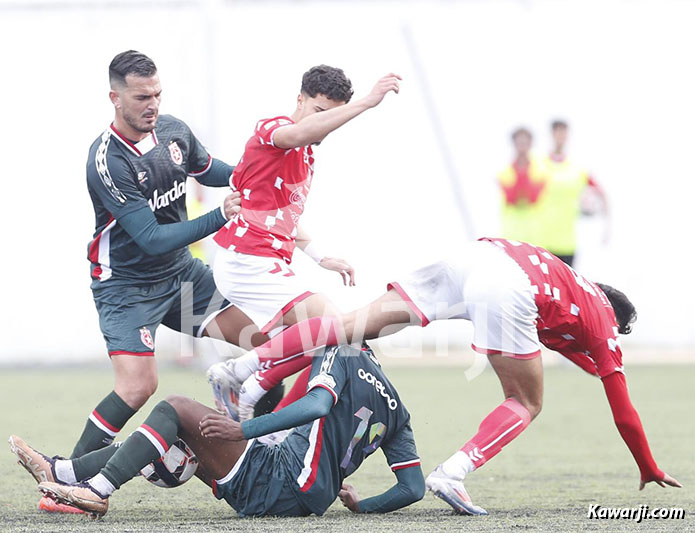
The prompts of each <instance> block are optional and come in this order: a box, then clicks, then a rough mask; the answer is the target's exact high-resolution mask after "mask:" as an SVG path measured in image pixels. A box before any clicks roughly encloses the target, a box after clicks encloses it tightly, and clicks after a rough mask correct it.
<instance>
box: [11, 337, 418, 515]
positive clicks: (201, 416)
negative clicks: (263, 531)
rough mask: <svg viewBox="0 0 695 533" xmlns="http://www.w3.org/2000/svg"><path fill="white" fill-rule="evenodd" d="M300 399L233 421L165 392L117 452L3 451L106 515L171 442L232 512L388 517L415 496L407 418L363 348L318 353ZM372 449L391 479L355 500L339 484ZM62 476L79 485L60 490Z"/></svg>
mask: <svg viewBox="0 0 695 533" xmlns="http://www.w3.org/2000/svg"><path fill="white" fill-rule="evenodd" d="M304 393H306V395H305V396H303V397H301V398H300V399H299V400H297V401H296V402H294V403H292V404H291V405H289V406H287V407H285V408H284V409H281V410H280V411H277V412H275V413H270V414H267V415H263V416H260V417H258V418H254V419H252V420H248V421H245V422H243V423H242V424H241V425H240V424H239V423H238V422H235V421H234V420H232V419H231V418H229V417H228V416H226V415H222V414H220V413H219V412H217V411H215V410H213V409H210V408H209V407H206V406H204V405H202V404H200V403H198V402H196V401H194V400H192V399H189V398H185V397H183V396H170V397H169V398H167V399H166V400H165V401H162V402H160V403H159V404H158V405H157V406H155V408H154V409H153V411H152V412H151V414H150V415H149V416H148V418H147V419H146V420H145V422H144V423H143V424H142V425H141V426H140V427H139V428H138V429H137V430H136V431H135V432H133V433H132V434H131V435H130V436H129V437H128V438H127V439H126V440H125V441H124V442H123V444H122V445H121V446H116V445H111V446H109V447H108V448H104V449H101V450H97V451H95V452H92V453H90V454H87V455H85V456H83V457H80V458H77V459H74V460H60V459H55V458H49V457H47V456H45V455H43V454H41V453H39V452H37V451H35V450H34V449H32V448H30V447H29V446H27V445H26V444H25V443H24V441H22V440H21V439H20V438H19V437H15V436H12V437H10V446H11V448H12V450H13V452H14V453H15V454H16V455H17V457H18V458H19V462H20V464H21V465H22V466H24V467H25V468H26V469H27V470H28V471H29V472H30V473H31V474H32V475H33V476H34V478H35V479H36V480H37V481H39V483H40V485H39V489H40V490H41V491H42V492H43V493H44V494H45V495H47V496H49V497H51V498H54V499H56V500H57V501H60V502H61V503H67V504H69V505H73V506H76V507H78V508H80V509H83V510H84V511H87V512H89V513H93V514H96V515H103V514H104V513H106V511H107V508H108V499H109V497H110V496H111V494H112V493H113V492H114V491H115V490H116V489H118V488H119V487H120V486H121V485H122V484H123V483H125V482H126V481H129V480H130V479H132V478H133V477H134V476H136V475H137V474H138V472H139V471H140V470H141V469H142V468H143V467H144V466H146V465H147V464H149V463H151V462H152V461H154V460H156V459H158V458H159V457H161V456H163V455H164V453H165V452H166V451H167V449H168V447H169V445H171V443H172V442H174V441H175V440H176V438H177V436H178V437H180V438H182V439H183V440H184V441H185V442H186V443H187V444H188V445H189V447H190V448H192V450H193V451H194V452H195V454H196V456H197V458H198V461H199V468H198V470H197V471H196V475H197V476H198V477H199V478H200V479H202V480H203V481H204V482H205V483H206V484H207V485H209V486H210V487H212V491H213V494H214V495H215V497H217V498H218V499H221V498H224V499H225V500H226V501H227V503H229V505H231V506H232V507H233V508H234V509H236V510H237V511H238V512H239V514H240V515H242V516H263V515H276V516H306V515H309V514H311V513H315V514H317V515H321V514H323V513H324V512H325V511H326V509H328V507H329V506H330V505H331V504H332V503H333V501H334V500H335V499H336V496H340V498H341V500H342V501H343V503H344V504H345V506H346V507H348V508H349V509H350V510H351V511H353V512H361V513H369V512H388V511H393V510H395V509H399V508H401V507H404V506H406V505H409V504H411V503H413V502H416V501H418V500H420V499H421V498H422V497H423V495H424V492H425V482H424V477H423V475H422V470H421V469H420V460H419V458H418V455H417V451H416V449H415V441H414V439H413V433H412V430H411V427H410V414H409V413H408V411H407V409H406V408H405V406H404V405H403V403H402V402H401V399H400V398H399V396H398V393H397V392H396V389H395V388H394V386H393V385H392V384H391V383H390V382H389V380H388V378H387V377H386V375H385V374H384V372H383V371H382V369H381V367H380V365H379V363H378V361H377V360H376V358H375V357H374V354H373V353H372V352H371V350H367V349H365V350H359V349H356V348H353V347H350V346H339V347H338V346H332V347H329V348H326V349H324V350H322V352H321V356H319V357H315V358H314V360H313V363H312V366H311V375H310V381H309V385H308V392H307V389H306V388H305V389H304V390H303V391H301V393H299V395H301V394H304ZM295 394H297V393H296V392H295ZM289 428H295V429H293V430H292V431H291V432H289V434H288V435H287V436H286V438H285V439H284V440H283V441H282V442H281V443H280V444H279V445H275V446H274V445H269V444H265V443H264V442H263V439H258V438H257V437H260V436H261V435H266V434H270V433H274V432H276V431H280V430H284V429H289ZM377 448H381V449H382V450H383V452H384V455H385V456H386V459H387V461H388V464H389V466H390V467H391V469H392V470H393V472H394V473H395V475H396V478H397V480H398V482H397V484H396V485H394V486H393V487H392V488H390V489H389V490H387V491H386V492H384V493H383V494H380V495H378V496H374V497H371V498H366V499H363V500H361V499H360V498H359V497H358V495H357V492H356V491H355V489H354V488H353V487H351V486H349V485H347V484H344V483H343V481H344V479H345V478H346V477H348V476H349V475H350V474H352V473H353V472H354V471H355V470H357V468H359V466H360V465H361V464H362V461H364V459H365V458H366V457H367V456H368V455H370V454H372V453H373V452H374V451H376V449H377ZM67 470H70V471H71V472H72V475H74V476H75V477H77V478H78V479H80V480H83V482H82V483H79V484H76V485H68V484H62V483H61V482H60V481H61V477H62V474H63V473H64V472H66V471H67Z"/></svg>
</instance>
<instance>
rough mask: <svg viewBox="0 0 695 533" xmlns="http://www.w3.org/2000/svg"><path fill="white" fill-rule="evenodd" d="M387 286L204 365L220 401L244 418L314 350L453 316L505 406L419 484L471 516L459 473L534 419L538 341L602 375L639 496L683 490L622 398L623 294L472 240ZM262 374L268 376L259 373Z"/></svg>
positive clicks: (522, 247)
mask: <svg viewBox="0 0 695 533" xmlns="http://www.w3.org/2000/svg"><path fill="white" fill-rule="evenodd" d="M388 289H389V290H388V292H387V293H386V294H384V295H383V296H381V297H380V298H379V299H377V300H376V301H375V302H373V303H372V304H370V305H368V306H367V307H365V308H363V309H360V310H358V311H355V312H352V313H350V314H348V315H345V316H344V317H342V322H338V321H336V320H334V319H331V318H323V319H320V318H313V319H309V320H308V321H306V322H304V323H302V324H299V325H298V326H295V327H292V328H289V329H287V330H286V331H284V332H283V333H282V334H281V335H278V336H277V337H275V338H273V339H271V340H270V341H269V342H267V343H265V344H263V345H262V346H260V347H258V348H256V349H255V350H254V351H251V352H248V353H247V354H244V355H243V356H242V357H241V358H239V359H237V360H232V361H227V362H224V363H218V364H217V365H213V366H212V367H211V368H210V370H209V371H208V379H209V380H210V381H211V383H213V390H216V391H217V394H219V399H218V401H220V402H224V403H226V404H229V403H230V402H229V401H228V398H230V397H232V398H233V399H236V400H238V401H239V403H240V406H241V405H243V406H244V409H243V413H246V412H248V411H249V408H250V407H252V406H253V403H254V402H255V401H256V399H257V398H258V396H259V394H262V393H263V392H265V389H264V388H270V387H272V386H273V384H274V383H277V382H278V381H279V380H280V379H282V378H283V377H284V376H285V375H287V373H288V372H296V371H298V370H300V369H301V368H303V367H304V366H306V365H307V364H309V362H310V360H311V357H310V355H308V354H309V353H310V352H311V350H312V349H313V347H315V346H320V345H321V344H322V343H333V342H335V341H336V339H337V338H340V337H341V338H342V339H343V342H345V341H347V342H356V341H359V340H360V339H362V338H374V337H377V336H380V335H385V334H390V333H394V332H395V331H398V330H399V329H402V328H403V327H406V326H408V325H420V326H423V327H424V326H426V325H427V324H429V323H430V322H431V321H433V320H446V319H455V318H462V319H467V320H470V321H471V322H472V323H473V326H474V335H473V337H474V340H473V348H474V349H475V350H476V351H477V352H480V353H482V354H485V355H487V357H488V360H489V361H490V364H491V365H492V367H493V369H494V370H495V372H496V373H497V376H498V377H499V380H500V383H501V385H502V390H503V392H504V396H505V401H504V402H503V403H502V404H501V405H499V406H498V407H497V408H496V409H494V410H493V411H492V412H491V413H490V414H489V415H488V416H487V417H486V418H485V419H484V420H483V421H482V423H481V424H480V428H479V431H478V433H477V434H476V435H474V436H473V437H472V438H471V439H470V440H469V441H468V442H466V444H464V446H463V447H462V448H461V450H460V451H458V452H456V453H455V454H454V455H453V456H452V457H450V458H449V459H447V460H446V461H445V462H444V463H442V464H441V465H439V466H438V467H437V468H436V469H435V471H434V472H432V474H430V475H429V476H428V478H427V486H428V488H429V489H430V490H432V491H433V492H434V493H435V494H436V495H438V496H439V497H441V498H442V499H444V500H445V501H447V502H448V503H449V504H451V505H452V506H453V507H454V509H456V510H457V511H459V512H463V513H466V512H467V513H476V512H477V511H476V510H475V509H473V508H472V507H471V503H470V498H469V497H468V495H467V493H466V491H465V489H464V486H463V479H464V477H465V476H466V474H468V473H470V472H472V471H473V470H475V469H476V468H479V467H480V466H482V465H484V464H485V463H486V462H487V461H489V460H490V459H492V457H494V456H495V455H496V454H497V453H499V452H500V450H501V449H502V448H503V447H504V446H505V445H506V444H509V442H511V441H512V440H514V439H515V438H516V437H517V436H518V435H519V434H520V433H521V432H522V431H523V430H524V429H525V428H526V427H527V426H528V425H529V424H530V422H531V420H533V419H534V418H535V417H536V416H538V413H540V410H541V405H542V399H543V366H542V363H541V358H540V345H541V344H543V345H545V346H546V347H548V348H550V349H552V350H555V351H557V352H559V353H560V354H562V355H563V356H565V357H566V358H568V359H569V360H571V361H573V362H574V363H576V364H577V365H579V366H580V367H581V368H583V369H584V370H586V371H587V372H588V373H590V374H592V375H595V376H598V377H599V378H601V381H602V383H603V387H604V389H605V392H606V397H607V398H608V402H609V404H610V407H611V410H612V413H613V417H614V420H615V424H616V426H617V428H618V431H619V432H620V435H621V436H622V438H623V440H624V441H625V443H626V444H627V446H628V448H629V449H630V452H631V453H632V455H633V457H634V458H635V461H636V462H637V465H638V466H639V470H640V490H641V489H642V488H643V487H644V485H645V484H646V483H649V482H651V481H654V482H656V483H657V484H659V485H661V486H662V487H663V486H665V485H670V486H673V487H680V486H681V485H680V484H679V483H678V481H676V480H675V479H674V478H672V477H671V476H669V475H668V474H666V473H664V472H663V471H662V470H660V469H659V467H658V466H657V464H656V462H655V461H654V459H653V457H652V454H651V451H650V449H649V444H648V443H647V439H646V436H645V434H644V430H643V428H642V424H641V422H640V419H639V416H638V414H637V411H636V410H635V408H634V407H633V406H632V403H631V402H630V398H629V395H628V391H627V384H626V382H625V375H624V373H623V363H622V352H621V350H620V346H619V344H618V334H619V333H622V334H627V333H630V331H631V324H632V322H634V320H635V318H636V312H635V308H634V306H633V305H632V304H631V303H630V301H629V300H628V299H627V298H626V297H625V295H624V294H622V293H621V292H619V291H617V290H615V289H613V288H612V287H609V286H607V285H601V284H597V283H593V282H590V281H588V280H586V279H584V278H583V277H582V276H581V275H580V274H578V273H577V272H575V271H574V270H573V269H571V268H570V267H568V266H567V265H565V264H564V263H563V262H562V261H560V260H559V259H558V258H557V257H555V256H553V255H552V254H550V253H548V252H547V251H546V250H543V249H542V248H538V247H535V246H532V245H530V244H526V243H521V242H515V241H507V240H502V239H481V240H480V241H477V242H473V243H469V244H467V245H466V246H464V247H463V248H462V249H461V250H460V251H459V253H458V255H457V256H456V258H455V259H452V260H448V261H441V262H438V263H435V264H433V265H429V266H427V267H424V268H422V269H420V270H417V271H415V272H414V273H412V274H411V275H410V276H409V277H408V278H407V279H405V280H403V281H401V282H400V283H396V282H394V283H391V284H389V286H388ZM303 353H305V354H307V355H301V354H303ZM259 368H261V369H267V370H262V371H260V372H256V371H257V370H258V369H259ZM254 372H256V373H255V374H254ZM242 382H243V386H241V384H242ZM237 393H238V397H237ZM240 413H242V410H241V409H240ZM243 413H242V414H243Z"/></svg>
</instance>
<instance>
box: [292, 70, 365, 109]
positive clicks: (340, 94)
mask: <svg viewBox="0 0 695 533" xmlns="http://www.w3.org/2000/svg"><path fill="white" fill-rule="evenodd" d="M302 92H303V93H304V94H307V95H309V96H310V97H311V98H313V97H314V96H316V95H317V94H322V95H324V96H325V97H326V98H329V99H331V100H333V101H335V102H345V103H348V102H349V101H350V98H352V95H353V93H354V91H353V90H352V82H351V81H350V80H349V79H348V78H347V76H346V75H345V73H344V72H343V71H342V69H339V68H335V67H329V66H328V65H318V66H316V67H311V68H310V69H309V70H307V71H306V72H305V73H304V75H303V76H302Z"/></svg>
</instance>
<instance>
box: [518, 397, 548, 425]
mask: <svg viewBox="0 0 695 533" xmlns="http://www.w3.org/2000/svg"><path fill="white" fill-rule="evenodd" d="M520 403H521V404H522V405H523V406H524V407H525V408H526V410H527V411H528V412H529V415H531V420H533V419H534V418H536V417H537V416H538V415H539V414H540V413H541V409H542V408H543V398H528V397H526V398H523V399H522V400H521V401H520Z"/></svg>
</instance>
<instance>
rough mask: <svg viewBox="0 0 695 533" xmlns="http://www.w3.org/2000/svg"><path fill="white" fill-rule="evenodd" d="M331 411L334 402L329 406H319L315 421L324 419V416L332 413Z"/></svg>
mask: <svg viewBox="0 0 695 533" xmlns="http://www.w3.org/2000/svg"><path fill="white" fill-rule="evenodd" d="M331 409H333V402H331V403H330V404H328V405H326V404H321V405H318V406H317V407H316V413H315V414H316V416H315V417H314V419H317V418H323V417H324V416H327V415H328V413H330V412H331Z"/></svg>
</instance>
